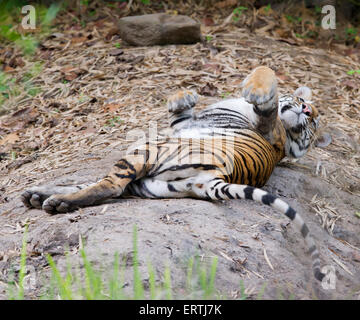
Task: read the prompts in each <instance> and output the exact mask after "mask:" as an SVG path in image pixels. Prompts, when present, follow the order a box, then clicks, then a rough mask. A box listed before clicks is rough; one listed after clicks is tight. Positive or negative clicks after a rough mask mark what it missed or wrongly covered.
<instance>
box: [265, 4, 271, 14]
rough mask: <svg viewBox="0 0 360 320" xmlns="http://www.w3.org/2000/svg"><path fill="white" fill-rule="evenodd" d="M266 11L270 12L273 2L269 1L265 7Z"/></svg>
mask: <svg viewBox="0 0 360 320" xmlns="http://www.w3.org/2000/svg"><path fill="white" fill-rule="evenodd" d="M264 10H265V12H266V13H268V12H269V11H270V10H271V4H270V3H269V4H268V5H267V6H266V7H265V8H264Z"/></svg>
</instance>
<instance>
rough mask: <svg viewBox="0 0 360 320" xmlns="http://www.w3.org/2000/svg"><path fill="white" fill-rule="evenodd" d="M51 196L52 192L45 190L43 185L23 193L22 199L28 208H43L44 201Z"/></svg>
mask: <svg viewBox="0 0 360 320" xmlns="http://www.w3.org/2000/svg"><path fill="white" fill-rule="evenodd" d="M50 196H51V193H47V192H44V190H42V188H41V187H34V188H31V189H29V190H26V191H25V192H24V193H22V194H21V196H20V199H21V201H22V202H23V204H24V205H25V206H26V207H28V208H36V209H41V208H42V205H43V202H44V201H45V200H46V199H47V198H49V197H50Z"/></svg>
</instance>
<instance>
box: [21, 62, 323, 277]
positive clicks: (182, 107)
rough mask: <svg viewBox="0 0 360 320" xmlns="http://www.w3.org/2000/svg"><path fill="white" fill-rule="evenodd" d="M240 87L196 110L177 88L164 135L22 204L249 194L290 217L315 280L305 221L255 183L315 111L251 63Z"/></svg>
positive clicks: (28, 194)
mask: <svg viewBox="0 0 360 320" xmlns="http://www.w3.org/2000/svg"><path fill="white" fill-rule="evenodd" d="M242 87H243V90H242V97H241V98H239V99H229V100H224V101H221V102H218V103H215V104H213V105H211V106H209V107H207V108H206V109H204V110H202V111H201V112H199V113H197V114H194V113H193V107H194V106H195V104H196V102H197V94H196V93H195V92H193V91H182V92H179V93H177V94H175V95H174V96H172V97H170V98H169V100H168V105H167V106H168V111H169V122H170V127H171V128H172V129H173V130H172V134H171V135H170V136H168V137H166V138H158V139H155V140H148V141H147V142H146V143H144V144H143V145H141V146H139V147H137V148H136V149H135V150H133V151H132V152H130V153H128V154H127V155H125V156H124V157H123V158H122V159H119V161H117V163H115V164H114V167H113V168H112V170H111V171H110V173H109V174H108V175H107V176H105V177H104V178H103V179H102V180H100V181H99V182H97V183H95V184H90V185H79V186H67V187H64V186H61V187H59V186H50V187H49V186H43V187H33V188H31V189H29V190H27V191H25V192H24V193H23V194H22V196H21V199H22V201H23V203H24V204H25V206H27V207H29V208H32V207H34V208H42V209H44V210H45V211H46V212H48V213H51V214H55V213H65V212H69V211H72V210H75V209H77V208H79V207H84V206H90V205H95V204H99V203H101V202H103V201H104V200H106V199H109V198H117V197H120V196H121V195H124V194H131V195H136V196H140V197H145V198H184V197H194V198H201V199H208V200H225V199H251V200H255V201H258V202H261V203H263V204H266V205H269V206H271V207H273V208H274V209H277V210H279V211H280V212H282V213H283V214H285V215H286V216H287V217H288V218H290V220H292V221H293V222H294V224H295V226H296V227H297V228H298V229H299V231H300V233H301V235H302V236H303V237H304V239H305V242H306V244H307V247H308V248H309V251H310V254H311V257H312V259H313V272H314V274H315V277H316V278H317V279H318V280H321V279H322V278H323V277H324V275H323V274H322V273H321V271H320V259H319V252H318V250H317V249H316V246H315V243H314V241H313V238H312V237H311V235H310V233H309V229H308V227H307V226H306V224H305V223H304V221H303V219H302V218H301V217H300V215H299V214H296V212H295V210H294V209H293V208H291V207H290V206H289V205H288V204H287V203H286V202H284V201H283V200H281V199H279V198H277V197H275V196H273V195H271V194H269V193H268V192H266V191H263V190H261V189H259V188H260V187H262V186H263V185H264V184H265V183H266V182H267V180H268V179H269V177H270V175H271V173H272V171H273V169H274V167H275V165H276V164H277V163H278V162H279V161H280V160H281V159H283V158H284V157H285V156H289V157H295V158H297V157H301V156H303V155H304V154H305V153H306V151H307V150H308V149H309V147H310V146H311V145H312V144H313V143H314V141H315V139H316V136H315V132H316V130H317V128H318V124H319V113H318V111H317V109H316V108H315V107H314V106H313V105H312V104H311V103H310V102H309V100H310V99H311V90H310V89H309V88H307V87H300V88H298V89H297V90H296V91H295V92H294V94H289V95H284V96H281V97H280V98H278V92H277V80H276V76H275V73H274V72H273V71H272V70H271V69H270V68H268V67H264V66H261V67H258V68H256V69H254V70H253V71H252V72H251V73H250V74H249V75H248V76H247V77H246V78H245V80H244V81H243V84H242Z"/></svg>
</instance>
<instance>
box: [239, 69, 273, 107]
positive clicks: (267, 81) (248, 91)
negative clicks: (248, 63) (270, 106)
mask: <svg viewBox="0 0 360 320" xmlns="http://www.w3.org/2000/svg"><path fill="white" fill-rule="evenodd" d="M242 87H243V90H242V96H243V97H244V98H245V100H246V102H248V103H250V104H253V105H257V106H261V105H264V107H266V106H265V104H266V103H267V102H269V101H270V100H272V99H273V98H275V96H276V92H277V79H276V75H275V72H274V71H273V70H271V69H270V68H268V67H257V68H256V69H254V70H253V71H252V72H251V73H250V74H249V75H248V76H247V77H246V78H245V80H244V81H243V83H242Z"/></svg>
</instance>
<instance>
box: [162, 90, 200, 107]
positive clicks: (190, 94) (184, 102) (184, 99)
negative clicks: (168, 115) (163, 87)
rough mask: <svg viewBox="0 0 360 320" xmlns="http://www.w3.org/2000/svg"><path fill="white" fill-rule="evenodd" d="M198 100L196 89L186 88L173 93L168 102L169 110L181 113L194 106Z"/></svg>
mask: <svg viewBox="0 0 360 320" xmlns="http://www.w3.org/2000/svg"><path fill="white" fill-rule="evenodd" d="M197 100H198V95H197V93H196V92H195V91H191V90H184V91H179V92H177V93H176V94H174V95H172V96H171V97H170V98H169V99H168V102H167V107H168V110H169V112H172V113H181V112H183V111H185V110H189V109H191V108H193V107H194V106H195V104H196V102H197Z"/></svg>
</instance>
